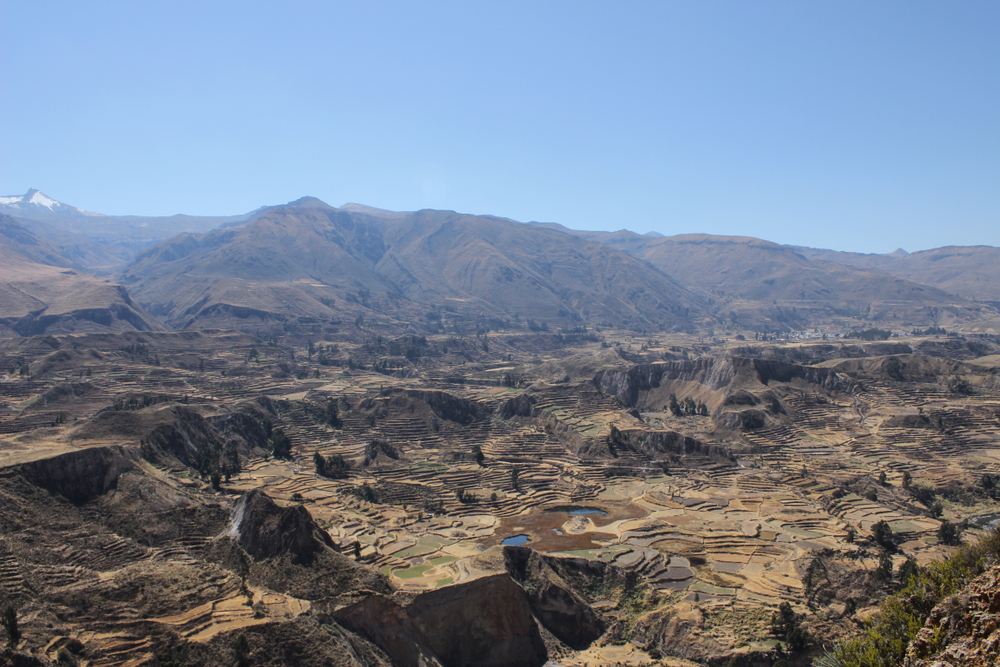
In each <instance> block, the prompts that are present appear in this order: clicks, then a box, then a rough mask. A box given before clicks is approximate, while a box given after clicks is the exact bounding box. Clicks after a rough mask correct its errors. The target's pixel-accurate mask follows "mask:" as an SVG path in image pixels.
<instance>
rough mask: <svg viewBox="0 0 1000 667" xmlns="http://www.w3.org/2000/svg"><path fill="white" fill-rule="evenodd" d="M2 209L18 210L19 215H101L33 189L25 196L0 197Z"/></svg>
mask: <svg viewBox="0 0 1000 667" xmlns="http://www.w3.org/2000/svg"><path fill="white" fill-rule="evenodd" d="M0 207H6V208H12V209H16V210H17V211H18V212H19V213H23V214H27V213H30V212H31V211H38V210H39V209H46V210H48V211H50V212H52V213H62V214H64V215H101V214H100V213H92V212H91V211H84V210H83V209H79V208H76V207H75V206H69V205H68V204H63V203H62V202H59V201H56V200H55V199H53V198H52V197H49V196H48V195H46V194H44V193H42V192H39V191H38V190H36V189H34V188H32V189H30V190H28V191H27V192H26V193H24V194H23V195H20V196H18V195H14V196H8V197H0Z"/></svg>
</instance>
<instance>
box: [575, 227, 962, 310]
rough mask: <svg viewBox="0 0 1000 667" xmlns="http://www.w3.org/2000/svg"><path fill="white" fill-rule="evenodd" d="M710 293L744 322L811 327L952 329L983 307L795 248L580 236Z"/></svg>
mask: <svg viewBox="0 0 1000 667" xmlns="http://www.w3.org/2000/svg"><path fill="white" fill-rule="evenodd" d="M580 234H582V235H584V236H586V237H588V238H593V239H595V240H600V241H601V242H603V243H606V244H608V245H610V246H612V247H614V248H618V249H620V250H622V251H623V252H627V253H628V254H630V255H632V256H634V257H637V258H640V259H643V260H646V261H648V262H650V263H651V264H652V265H653V266H656V267H657V268H659V269H661V270H663V271H669V272H670V274H671V275H672V276H674V277H675V278H676V279H677V280H678V281H680V282H681V283H682V284H684V285H685V286H686V287H688V288H689V289H692V290H700V291H705V292H709V293H711V294H712V295H713V297H714V298H715V299H716V301H717V302H718V307H719V308H720V309H721V310H722V311H723V312H725V313H726V314H727V315H728V314H730V313H731V314H732V315H734V316H735V317H736V319H737V321H740V322H743V323H757V322H760V321H761V320H764V321H768V320H769V321H770V322H771V323H772V324H788V325H799V326H802V325H805V324H813V323H821V322H823V321H824V320H825V319H828V318H829V317H831V316H835V315H839V316H845V315H846V316H851V315H857V316H862V317H865V318H867V319H869V320H872V321H888V322H895V323H899V324H935V323H936V324H950V323H953V322H957V321H963V320H968V319H974V318H977V317H979V316H980V314H979V310H980V306H977V305H976V304H973V303H970V302H969V301H967V300H966V299H965V298H963V297H961V296H955V295H952V294H950V293H948V292H946V291H944V290H943V289H941V288H937V287H931V286H928V285H922V284H919V283H917V282H913V281H911V280H907V279H905V278H900V277H898V276H894V275H890V274H888V273H885V272H883V271H880V270H878V269H871V268H861V267H855V266H845V265H843V264H837V263H834V262H826V261H821V260H817V259H808V258H806V257H804V256H803V255H801V254H799V253H798V252H796V251H795V250H794V249H793V248H791V247H789V246H783V245H779V244H777V243H771V242H769V241H764V240H761V239H756V238H751V237H743V236H712V235H708V234H685V235H679V236H671V237H663V238H656V237H650V236H643V235H639V234H635V233H633V232H628V231H625V230H623V231H619V232H613V233H606V232H605V233H602V232H580Z"/></svg>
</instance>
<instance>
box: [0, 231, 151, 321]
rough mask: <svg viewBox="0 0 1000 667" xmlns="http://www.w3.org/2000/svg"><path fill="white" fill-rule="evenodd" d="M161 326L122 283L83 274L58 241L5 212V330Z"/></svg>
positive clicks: (1, 274)
mask: <svg viewBox="0 0 1000 667" xmlns="http://www.w3.org/2000/svg"><path fill="white" fill-rule="evenodd" d="M160 328H161V327H160V325H159V324H158V323H157V322H156V321H155V320H153V319H152V318H150V317H149V315H148V314H147V313H146V312H145V311H143V309H142V308H141V307H140V306H139V305H138V304H136V303H134V302H133V301H132V299H131V298H130V297H129V295H128V292H127V291H126V290H125V288H123V287H122V286H121V285H116V284H113V283H110V282H107V281H103V280H99V279H97V278H94V277H93V276H89V275H86V274H84V273H82V272H81V271H80V270H79V267H76V266H75V265H74V263H73V262H72V261H70V260H69V259H68V258H66V257H65V256H62V255H61V254H59V248H58V247H56V246H55V245H54V244H52V243H49V242H48V241H45V240H43V239H40V238H38V237H37V236H35V235H34V234H32V233H31V232H30V231H28V230H27V229H25V228H24V227H22V226H21V225H19V224H18V223H17V222H15V221H14V220H13V219H11V218H10V217H8V216H3V215H0V333H3V334H6V335H10V334H12V333H13V334H16V335H21V336H30V335H36V334H41V333H68V332H77V331H125V330H140V331H150V330H157V329H160Z"/></svg>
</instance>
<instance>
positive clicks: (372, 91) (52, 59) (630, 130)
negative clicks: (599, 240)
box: [0, 0, 1000, 252]
mask: <svg viewBox="0 0 1000 667" xmlns="http://www.w3.org/2000/svg"><path fill="white" fill-rule="evenodd" d="M0 81H2V82H3V83H2V88H0V90H2V93H0V194H3V195H8V194H21V193H23V192H24V191H25V190H27V189H28V188H29V187H35V188H39V189H40V190H42V191H43V192H45V193H46V194H48V195H50V196H52V197H54V198H55V199H58V200H60V201H63V202H66V203H68V204H72V205H75V206H79V207H81V208H86V209H90V210H95V211H99V212H102V213H109V214H126V213H133V214H144V215H167V214H173V213H191V214H204V215H223V214H235V213H242V212H246V211H249V210H252V209H254V208H256V207H258V206H261V205H265V204H277V203H283V202H286V201H290V200H292V199H297V198H298V197H300V196H303V195H313V196H316V197H319V198H321V199H323V200H324V201H327V202H329V203H331V204H334V205H340V204H343V203H346V202H359V203H364V204H369V205H372V206H378V207H382V208H389V209H394V210H413V209H419V208H447V209H455V210H459V211H463V212H469V213H490V214H495V215H501V216H507V217H510V218H514V219H517V220H525V221H527V220H541V221H554V222H559V223H562V224H564V225H567V226H570V227H575V228H580V229H608V230H615V229H621V228H627V229H632V230H635V231H639V232H646V231H650V230H655V231H659V232H661V233H663V234H677V233H687V232H705V233H713V234H741V235H749V236H758V237H762V238H766V239H769V240H773V241H777V242H781V243H794V244H802V245H810V246H816V247H827V248H834V249H839V250H856V251H864V252H889V251H892V250H894V249H895V248H896V247H899V246H902V247H904V248H906V249H907V250H911V251H913V250H919V249H924V248H930V247H935V246H941V245H949V244H960V245H971V244H989V245H1000V3H998V2H996V1H995V0H990V1H988V2H942V1H937V2H918V1H916V0H905V1H904V2H888V1H879V2H870V1H867V0H866V1H864V2H847V1H844V0H837V1H835V2H832V1H831V2H822V1H813V0H808V1H804V0H797V1H795V2H787V3H786V2H757V1H755V2H742V1H736V0H733V1H730V2H723V3H715V2H706V1H701V0H699V1H697V2H695V1H693V0H692V1H687V2H665V1H663V2H611V1H608V2H601V3H594V2H545V1H542V2H539V1H538V0H534V1H532V2H524V3H520V2H467V1H466V2H456V3H442V2H420V3H418V2H405V3H384V2H372V1H365V2H354V3H350V4H348V3H334V2H280V3H279V2H259V3H258V2H248V1H246V0H242V1H240V2H211V1H210V0H201V1H199V2H190V3H188V2H179V1H171V2H161V3H146V2H134V1H131V2H120V3H119V2H110V1H105V0H101V1H100V2H45V1H40V0H32V1H31V2H28V1H26V0H21V1H18V0H0Z"/></svg>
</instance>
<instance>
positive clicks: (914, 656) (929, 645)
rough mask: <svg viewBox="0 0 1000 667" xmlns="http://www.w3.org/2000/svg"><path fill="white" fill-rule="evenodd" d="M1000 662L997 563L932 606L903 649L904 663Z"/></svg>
mask: <svg viewBox="0 0 1000 667" xmlns="http://www.w3.org/2000/svg"><path fill="white" fill-rule="evenodd" d="M997 664H1000V566H996V565H995V566H993V567H992V568H990V569H989V570H987V571H986V572H984V573H983V574H982V575H980V576H979V577H977V578H976V579H975V580H973V581H972V583H970V584H969V585H968V586H966V588H965V589H964V590H963V591H962V592H961V593H959V594H957V595H952V596H951V597H948V598H947V599H945V600H944V601H943V602H942V603H941V604H939V605H937V606H936V607H934V609H933V610H932V611H931V615H930V616H929V617H928V619H927V621H926V622H925V623H924V627H923V628H922V629H921V630H920V632H918V633H917V636H916V637H914V639H913V641H911V642H910V646H909V648H908V649H907V651H906V661H905V663H904V665H905V667H933V666H936V665H950V666H952V667H992V666H993V665H997Z"/></svg>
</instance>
